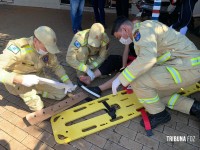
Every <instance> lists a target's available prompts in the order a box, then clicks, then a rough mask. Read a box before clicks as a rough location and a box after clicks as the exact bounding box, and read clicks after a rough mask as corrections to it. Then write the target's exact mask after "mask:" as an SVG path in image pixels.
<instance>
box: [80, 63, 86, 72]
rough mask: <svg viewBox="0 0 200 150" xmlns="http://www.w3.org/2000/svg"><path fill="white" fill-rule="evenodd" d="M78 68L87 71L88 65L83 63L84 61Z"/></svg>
mask: <svg viewBox="0 0 200 150" xmlns="http://www.w3.org/2000/svg"><path fill="white" fill-rule="evenodd" d="M78 70H80V71H85V70H86V65H85V64H83V63H80V65H79V67H78Z"/></svg>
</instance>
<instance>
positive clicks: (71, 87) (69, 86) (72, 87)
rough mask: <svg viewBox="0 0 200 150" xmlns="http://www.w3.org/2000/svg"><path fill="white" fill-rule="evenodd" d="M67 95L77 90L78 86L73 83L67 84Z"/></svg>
mask: <svg viewBox="0 0 200 150" xmlns="http://www.w3.org/2000/svg"><path fill="white" fill-rule="evenodd" d="M65 85H66V86H65V94H67V92H72V91H74V90H75V89H76V87H77V85H74V84H73V83H72V82H69V83H67V84H65Z"/></svg>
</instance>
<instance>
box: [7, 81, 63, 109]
mask: <svg viewBox="0 0 200 150" xmlns="http://www.w3.org/2000/svg"><path fill="white" fill-rule="evenodd" d="M5 86H6V88H7V90H8V91H9V92H10V93H11V94H14V95H19V96H20V97H21V98H22V99H23V101H24V102H25V104H26V105H28V107H29V108H30V110H32V111H37V110H40V109H42V108H43V107H44V104H43V102H42V100H41V98H40V96H39V95H41V96H42V97H44V98H50V99H54V100H61V99H63V98H64V97H65V96H66V94H64V89H56V88H54V87H52V86H49V85H47V84H38V85H36V86H32V87H25V86H23V85H15V86H10V85H5Z"/></svg>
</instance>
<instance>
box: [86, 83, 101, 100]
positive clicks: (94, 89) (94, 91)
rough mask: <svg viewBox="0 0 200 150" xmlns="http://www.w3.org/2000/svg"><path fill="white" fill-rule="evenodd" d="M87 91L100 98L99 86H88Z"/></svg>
mask: <svg viewBox="0 0 200 150" xmlns="http://www.w3.org/2000/svg"><path fill="white" fill-rule="evenodd" d="M87 89H88V90H87V92H88V93H90V94H92V95H93V96H95V97H97V98H99V97H101V92H102V91H101V89H100V88H99V87H98V86H95V87H87Z"/></svg>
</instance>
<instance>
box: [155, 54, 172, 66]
mask: <svg viewBox="0 0 200 150" xmlns="http://www.w3.org/2000/svg"><path fill="white" fill-rule="evenodd" d="M170 57H171V53H170V52H167V53H165V54H163V55H162V56H160V57H158V58H157V63H159V64H162V63H164V62H166V61H168V60H169V59H170Z"/></svg>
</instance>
